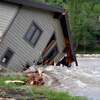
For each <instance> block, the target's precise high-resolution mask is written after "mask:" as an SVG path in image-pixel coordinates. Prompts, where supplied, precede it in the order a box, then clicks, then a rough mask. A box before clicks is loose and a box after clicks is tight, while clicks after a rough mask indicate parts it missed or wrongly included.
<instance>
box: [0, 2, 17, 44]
mask: <svg viewBox="0 0 100 100" xmlns="http://www.w3.org/2000/svg"><path fill="white" fill-rule="evenodd" d="M17 10H18V5H15V4H9V3H3V2H0V42H1V41H2V39H3V36H4V33H5V32H6V31H7V29H8V27H9V25H10V24H11V22H12V21H13V19H14V17H15V15H16V12H17Z"/></svg>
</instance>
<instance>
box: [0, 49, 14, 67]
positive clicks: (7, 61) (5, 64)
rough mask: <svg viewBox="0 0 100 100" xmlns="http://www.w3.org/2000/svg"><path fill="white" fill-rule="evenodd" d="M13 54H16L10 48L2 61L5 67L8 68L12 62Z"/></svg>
mask: <svg viewBox="0 0 100 100" xmlns="http://www.w3.org/2000/svg"><path fill="white" fill-rule="evenodd" d="M13 54H14V52H13V51H12V50H11V49H10V48H8V49H7V50H6V52H5V53H4V55H3V57H2V59H1V64H2V65H4V66H7V65H8V63H9V62H10V60H11V58H12V56H13Z"/></svg>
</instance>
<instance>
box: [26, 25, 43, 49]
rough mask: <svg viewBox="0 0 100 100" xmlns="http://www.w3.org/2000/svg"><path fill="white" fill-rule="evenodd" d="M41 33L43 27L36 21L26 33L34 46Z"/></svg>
mask: <svg viewBox="0 0 100 100" xmlns="http://www.w3.org/2000/svg"><path fill="white" fill-rule="evenodd" d="M41 34H42V31H41V29H40V28H39V27H38V26H37V25H36V24H35V23H32V25H31V26H30V28H29V30H28V32H27V34H26V35H25V39H26V40H27V41H28V42H29V43H30V44H31V45H32V46H33V47H34V46H35V45H36V43H37V41H38V40H39V38H40V36H41Z"/></svg>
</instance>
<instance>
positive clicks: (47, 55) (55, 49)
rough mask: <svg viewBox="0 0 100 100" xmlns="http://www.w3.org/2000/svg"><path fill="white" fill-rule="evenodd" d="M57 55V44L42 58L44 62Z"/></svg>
mask: <svg viewBox="0 0 100 100" xmlns="http://www.w3.org/2000/svg"><path fill="white" fill-rule="evenodd" d="M57 54H58V47H57V44H56V45H54V47H53V48H52V49H51V50H48V53H47V54H46V55H45V56H44V57H43V59H44V61H45V60H46V59H48V60H52V59H53V58H54V57H55V56H56V55H57Z"/></svg>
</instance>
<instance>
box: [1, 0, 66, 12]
mask: <svg viewBox="0 0 100 100" xmlns="http://www.w3.org/2000/svg"><path fill="white" fill-rule="evenodd" d="M1 1H6V2H12V3H17V4H21V5H26V6H31V7H35V8H40V9H43V10H48V11H52V12H59V13H62V12H64V11H65V9H63V8H61V7H55V6H50V5H47V4H42V3H37V2H34V1H32V0H1Z"/></svg>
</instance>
